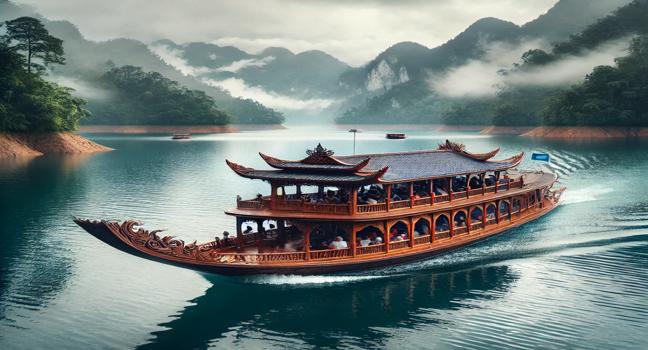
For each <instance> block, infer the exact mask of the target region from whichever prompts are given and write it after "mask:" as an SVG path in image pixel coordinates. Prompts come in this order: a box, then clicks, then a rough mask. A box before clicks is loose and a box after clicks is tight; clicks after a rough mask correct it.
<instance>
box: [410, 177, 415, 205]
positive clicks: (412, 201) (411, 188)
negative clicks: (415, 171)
mask: <svg viewBox="0 0 648 350" xmlns="http://www.w3.org/2000/svg"><path fill="white" fill-rule="evenodd" d="M409 198H410V208H413V207H414V182H413V181H412V182H410V183H409Z"/></svg>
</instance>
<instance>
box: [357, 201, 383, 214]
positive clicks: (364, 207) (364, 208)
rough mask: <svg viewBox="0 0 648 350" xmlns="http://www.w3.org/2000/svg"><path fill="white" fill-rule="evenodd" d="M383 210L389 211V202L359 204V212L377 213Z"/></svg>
mask: <svg viewBox="0 0 648 350" xmlns="http://www.w3.org/2000/svg"><path fill="white" fill-rule="evenodd" d="M382 211H387V203H377V204H360V205H358V213H376V212H382Z"/></svg>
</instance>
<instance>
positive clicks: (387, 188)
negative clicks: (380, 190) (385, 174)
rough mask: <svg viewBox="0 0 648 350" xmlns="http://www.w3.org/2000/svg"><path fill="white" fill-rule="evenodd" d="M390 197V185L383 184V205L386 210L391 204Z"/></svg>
mask: <svg viewBox="0 0 648 350" xmlns="http://www.w3.org/2000/svg"><path fill="white" fill-rule="evenodd" d="M391 197H392V185H391V184H388V185H385V206H386V207H387V211H389V206H391Z"/></svg>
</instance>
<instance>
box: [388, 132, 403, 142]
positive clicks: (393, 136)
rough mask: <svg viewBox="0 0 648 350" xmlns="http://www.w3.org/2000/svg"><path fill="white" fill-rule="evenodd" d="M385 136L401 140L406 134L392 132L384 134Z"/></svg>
mask: <svg viewBox="0 0 648 350" xmlns="http://www.w3.org/2000/svg"><path fill="white" fill-rule="evenodd" d="M385 137H386V138H388V139H391V140H402V139H404V138H405V137H407V136H405V134H402V133H393V134H386V135H385Z"/></svg>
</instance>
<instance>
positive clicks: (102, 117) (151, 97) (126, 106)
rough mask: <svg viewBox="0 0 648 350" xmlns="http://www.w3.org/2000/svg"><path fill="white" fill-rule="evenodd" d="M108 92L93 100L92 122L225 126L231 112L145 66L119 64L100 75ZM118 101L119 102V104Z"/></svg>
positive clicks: (102, 84)
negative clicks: (120, 65) (145, 69)
mask: <svg viewBox="0 0 648 350" xmlns="http://www.w3.org/2000/svg"><path fill="white" fill-rule="evenodd" d="M98 83H99V85H100V86H101V87H102V88H103V89H105V90H106V91H107V92H108V95H109V96H107V97H106V98H104V99H95V100H93V101H91V103H90V105H89V108H90V109H91V110H92V111H93V117H92V118H90V119H88V123H91V124H119V125H141V124H143V125H197V124H208V125H223V124H227V123H228V122H229V118H230V117H229V115H228V114H227V113H225V112H223V111H221V110H220V109H219V108H218V107H217V106H216V104H215V102H214V99H213V98H212V97H210V96H208V95H207V94H205V93H204V92H203V91H199V90H190V89H187V88H185V87H183V86H181V85H180V84H178V82H176V81H173V80H170V79H168V78H166V77H164V76H163V75H162V74H160V73H157V72H145V71H144V70H142V68H141V67H135V66H123V67H115V68H112V69H111V70H109V71H108V72H106V73H105V74H103V75H102V76H101V77H100V78H99V82H98ZM116 102H118V103H116Z"/></svg>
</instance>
